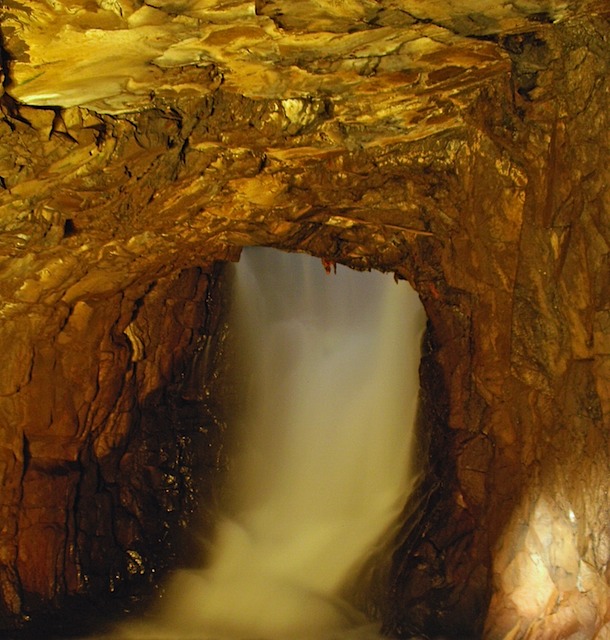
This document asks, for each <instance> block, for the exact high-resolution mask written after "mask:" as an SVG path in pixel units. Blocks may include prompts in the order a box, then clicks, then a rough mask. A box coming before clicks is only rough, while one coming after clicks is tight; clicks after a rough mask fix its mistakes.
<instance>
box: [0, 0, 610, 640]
mask: <svg viewBox="0 0 610 640" xmlns="http://www.w3.org/2000/svg"><path fill="white" fill-rule="evenodd" d="M1 33H2V74H3V84H2V92H3V96H2V98H1V100H2V114H3V116H2V120H1V121H0V186H1V190H0V225H1V228H2V231H1V234H0V251H1V259H0V296H1V302H2V310H1V312H0V313H1V314H2V326H1V328H0V332H1V335H0V346H1V349H2V353H3V354H4V359H3V368H2V371H1V372H0V430H1V436H0V438H1V439H0V482H1V484H2V494H1V496H0V500H1V501H2V504H1V505H0V510H1V514H2V529H1V531H0V587H1V601H2V608H3V612H4V614H3V619H4V623H3V624H5V625H6V626H9V625H12V624H15V623H18V622H19V620H21V619H22V618H23V616H24V615H25V613H27V612H31V611H34V610H37V609H40V610H42V609H44V608H45V607H48V606H50V605H53V604H54V605H56V606H59V605H60V604H61V601H62V598H64V597H65V596H66V595H69V594H75V593H98V594H99V593H101V592H104V591H108V590H112V589H116V588H117V583H124V582H126V581H128V576H129V575H133V574H139V573H140V572H144V573H146V572H149V573H150V572H151V571H152V569H154V568H155V566H157V565H156V564H155V563H156V562H157V561H156V560H155V549H157V550H158V549H159V548H160V547H163V543H162V542H160V541H161V540H162V538H163V535H162V533H161V532H160V531H159V530H157V529H156V528H155V527H158V526H161V528H163V527H165V524H163V523H167V526H171V522H170V521H171V517H169V516H167V517H166V516H163V517H162V518H161V520H158V518H159V514H160V513H165V514H168V513H170V512H171V513H173V512H174V511H181V510H185V509H187V508H188V507H187V506H186V505H185V504H183V503H181V502H180V501H181V500H182V498H179V497H178V496H179V493H180V491H179V489H180V488H179V487H177V486H175V484H174V485H172V482H174V481H175V480H176V477H178V476H177V475H176V472H177V471H178V472H179V471H180V468H181V467H182V468H185V466H184V464H183V463H182V462H181V461H180V455H182V454H181V453H180V452H181V451H182V452H184V447H183V448H182V449H181V448H180V446H181V445H180V443H179V440H180V439H179V438H177V436H176V432H175V424H174V423H173V422H172V420H171V418H170V417H168V416H165V417H162V419H161V420H159V421H158V422H155V423H154V426H153V422H154V421H151V417H150V411H149V410H148V409H147V407H151V406H152V407H153V408H155V409H154V410H155V411H156V410H157V409H159V408H160V407H163V406H165V405H166V404H167V402H165V400H166V399H167V398H168V397H169V396H168V394H170V391H171V389H170V388H171V387H172V385H174V384H175V382H176V381H177V380H180V377H181V376H183V377H184V376H186V378H188V375H189V374H188V362H189V361H190V360H191V359H192V357H193V354H194V353H197V344H200V341H201V340H202V339H204V336H205V333H206V329H205V326H206V318H207V317H209V315H210V308H209V304H206V303H209V302H210V296H209V295H208V288H209V287H211V286H212V283H213V282H215V278H214V277H213V276H210V275H209V274H213V273H215V266H214V264H215V262H219V261H220V262H222V261H226V260H235V259H237V257H238V253H239V247H241V246H244V245H257V244H264V245H273V246H278V247H280V248H283V249H286V250H294V251H307V252H310V253H313V254H315V255H318V256H320V257H322V258H324V259H325V260H331V261H332V260H335V261H341V262H344V263H346V264H349V265H351V266H354V267H356V268H379V269H384V270H392V271H394V272H396V273H397V275H398V276H399V277H404V278H407V279H409V280H410V281H411V282H412V283H413V284H414V286H415V287H416V288H417V290H418V291H419V292H420V295H421V297H422V299H423V301H424V304H425V306H426V309H427V312H428V315H429V318H430V327H431V328H430V333H429V336H428V340H427V345H428V350H427V355H426V357H425V358H424V366H423V369H422V370H423V381H424V391H423V396H424V408H423V414H424V417H425V423H424V425H423V429H424V431H425V437H424V438H423V441H426V442H428V449H427V452H426V453H425V454H423V457H424V458H425V459H426V467H427V469H428V472H427V477H426V482H425V484H424V486H422V488H421V490H420V494H419V499H420V503H419V504H418V508H417V509H414V508H412V509H410V510H409V509H408V510H407V515H408V517H407V518H406V522H405V526H404V528H403V531H402V533H401V536H400V538H399V540H398V541H397V545H398V550H397V551H396V553H395V554H394V558H393V562H392V563H391V566H390V567H389V579H390V585H389V590H388V594H389V595H388V597H387V598H385V599H384V601H383V602H382V603H377V604H376V605H375V607H374V608H375V609H376V610H378V611H379V610H381V612H382V614H383V618H384V621H385V627H386V630H387V631H388V632H391V633H396V634H402V635H405V636H408V635H410V634H412V633H422V632H425V633H428V634H435V633H438V634H446V635H448V636H452V637H458V638H465V637H480V636H482V635H484V636H485V637H488V638H491V639H493V640H495V639H500V638H515V639H516V638H525V637H527V638H550V637H557V638H572V639H573V640H576V639H582V640H585V639H588V638H605V637H606V636H607V634H608V633H610V631H609V629H610V608H609V605H608V602H609V595H610V592H609V588H608V575H607V566H608V556H609V553H610V552H609V548H610V539H609V535H610V532H609V528H608V525H609V522H608V513H609V507H610V504H609V499H608V491H607V489H608V477H609V472H610V460H609V456H610V451H609V442H608V428H609V427H610V418H609V414H610V302H609V301H610V282H609V277H608V274H609V273H610V259H609V255H610V253H609V245H610V221H609V210H610V192H609V191H608V184H610V175H609V174H610V169H609V166H610V165H609V164H608V161H607V160H608V157H609V152H610V137H609V130H610V127H609V126H608V125H609V122H608V119H609V118H608V113H609V111H610V109H609V107H610V105H609V95H610V86H609V82H610V81H609V79H608V78H609V77H610V74H609V71H610V54H609V49H608V38H609V37H610V28H609V25H608V7H607V3H605V2H570V1H565V2H561V3H540V2H536V3H534V2H523V3H511V4H504V5H498V3H491V2H490V3H487V2H466V3H457V2H452V1H451V0H438V1H429V2H424V3H420V2H417V3H416V2H408V1H407V0H405V1H404V2H395V1H392V0H384V1H379V2H372V1H370V2H369V1H366V2H349V1H347V2H343V3H335V2H326V1H324V0H307V1H304V2H299V3H289V7H286V6H284V3H281V4H280V3H278V2H275V1H274V0H268V1H266V0H260V1H258V0H257V2H239V1H235V2H231V1H225V2H220V1H214V0H199V1H193V2H157V1H155V2H151V3H147V4H139V3H137V2H123V1H121V0H118V1H116V2H114V1H112V2H106V1H105V0H104V1H103V2H99V3H89V4H82V5H81V4H78V3H70V2H67V1H60V2H54V3H47V2H41V1H34V0H25V1H22V2H14V1H13V0H7V1H6V2H5V3H4V5H3V9H2V23H1ZM180 393H181V392H180ZM151 398H154V399H155V401H154V402H152V404H151V403H150V402H148V400H150V399H151ZM147 399H148V400H147ZM147 402H148V404H147ZM159 410H161V409H159ZM147 425H148V426H147ZM138 434H140V435H138ZM153 434H154V435H153ZM155 438H158V439H160V441H155ZM168 448H169V450H171V451H172V452H173V453H171V455H166V454H165V453H164V451H165V452H166V451H167V450H168ZM170 458H171V459H172V460H174V462H170V463H168V460H169V459H170ZM176 460H177V462H176ZM164 465H165V466H164ZM187 466H188V465H187ZM159 469H161V470H163V469H164V470H165V471H163V472H161V473H160V472H159ZM164 474H165V475H164ZM164 483H166V484H165V485H164ZM167 484H169V485H172V487H174V488H175V491H174V488H171V487H170V488H168V486H166V485H167ZM147 495H148V496H149V498H150V499H147V498H143V496H147ZM164 496H165V497H164ZM167 496H173V497H172V500H175V501H176V502H174V503H171V504H165V503H164V500H169V498H167ZM170 502H171V500H170ZM409 514H410V515H409ZM155 522H157V523H158V522H161V525H159V524H155ZM371 606H372V605H371Z"/></svg>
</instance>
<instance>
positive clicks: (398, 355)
mask: <svg viewBox="0 0 610 640" xmlns="http://www.w3.org/2000/svg"><path fill="white" fill-rule="evenodd" d="M246 254H247V255H246V256H245V258H242V261H241V264H239V265H237V268H236V272H237V273H236V274H234V275H233V277H232V278H231V279H232V280H233V288H234V289H235V294H234V295H232V296H231V298H232V300H231V304H230V306H231V309H230V311H229V313H228V316H227V321H226V324H223V323H221V325H222V327H223V329H222V330H221V332H220V333H221V335H220V337H219V341H220V342H221V343H222V344H220V345H217V347H216V354H217V355H214V354H213V353H212V350H211V343H210V342H209V341H208V342H205V343H204V344H203V345H201V346H200V349H199V350H198V355H197V356H196V358H195V362H196V363H197V364H196V369H197V370H198V372H197V373H196V374H195V375H194V376H191V380H190V382H189V385H193V386H195V387H196V386H197V384H196V383H193V378H195V379H197V378H199V379H200V382H199V388H200V391H199V393H200V395H201V396H202V397H204V398H207V400H208V401H209V400H210V399H211V398H212V397H215V396H216V397H218V396H219V395H220V396H224V398H223V403H224V404H225V405H226V404H227V402H228V403H229V404H230V405H231V404H237V405H239V408H238V409H237V410H234V408H229V409H228V410H227V409H226V408H225V410H224V414H225V416H226V422H227V427H226V429H225V430H224V431H225V433H224V436H225V437H224V439H225V445H226V448H227V449H228V451H229V452H228V453H227V454H226V455H227V460H228V464H227V466H228V467H229V469H230V470H229V473H228V474H226V475H227V478H228V483H224V482H221V483H220V484H221V485H225V494H227V493H228V494H229V499H228V500H227V496H226V495H225V497H224V498H220V500H219V502H220V509H219V512H220V514H221V515H220V518H219V522H218V523H217V526H216V527H215V533H214V534H213V535H212V536H211V540H212V542H211V544H210V548H211V551H210V558H209V559H208V563H207V564H210V563H211V567H208V568H207V569H203V570H202V569H201V565H200V567H199V570H198V571H197V572H193V571H192V570H191V571H190V572H189V573H187V574H184V573H183V574H182V575H181V576H179V577H178V578H174V581H173V585H172V583H170V587H169V592H168V597H167V599H168V601H169V603H170V604H166V606H165V607H163V610H164V615H163V617H162V619H160V620H159V623H160V625H162V624H165V625H166V626H165V629H167V631H166V633H167V637H168V638H170V637H171V638H183V637H190V636H189V633H190V634H195V635H196V634H197V633H201V632H202V630H203V631H204V632H205V630H206V629H208V630H209V631H210V632H211V633H214V632H216V633H220V634H221V635H222V634H223V633H228V634H229V637H231V636H230V634H231V633H235V632H237V631H236V630H239V633H238V634H239V637H248V634H254V635H253V636H252V637H254V636H256V637H258V636H261V637H267V636H269V637H278V633H283V634H284V635H283V636H282V637H284V636H286V635H290V637H296V636H297V635H298V634H300V633H306V634H307V633H310V632H311V628H310V627H311V625H314V626H315V625H318V626H317V627H316V631H317V633H327V632H331V631H336V630H337V629H336V628H335V627H336V626H337V625H339V627H341V628H343V627H344V626H346V627H349V628H351V627H352V626H353V625H354V624H355V621H356V620H360V623H361V624H362V622H363V621H364V620H365V617H363V616H362V613H356V612H357V609H355V608H354V609H352V606H353V604H348V600H347V599H343V596H345V595H346V593H347V591H350V596H351V600H353V601H356V603H357V604H359V605H360V606H361V608H363V609H365V610H366V612H367V613H369V614H374V609H375V607H373V606H372V599H373V598H372V594H371V593H370V592H371V591H375V590H376V591H377V594H376V599H379V598H380V597H381V595H380V593H379V592H380V591H387V590H388V589H389V584H388V583H387V582H388V579H389V567H388V566H387V565H388V564H389V562H390V560H389V559H390V556H391V553H392V548H393V545H395V543H396V541H395V537H396V533H397V530H398V529H399V528H400V526H401V523H400V522H399V518H400V514H401V512H402V511H403V510H404V505H405V502H406V501H407V499H408V497H409V494H410V491H411V488H412V486H413V484H414V483H416V482H417V473H418V471H419V467H421V461H419V460H416V459H415V458H416V456H414V453H413V448H414V444H413V443H414V441H415V437H414V433H413V432H414V431H415V420H416V408H417V396H418V388H419V381H418V380H419V377H418V369H419V360H420V343H421V337H422V333H423V330H424V324H425V322H424V318H425V314H424V312H423V308H422V307H421V303H420V302H419V300H418V298H417V295H416V294H415V293H414V292H413V291H412V290H410V288H409V287H408V285H406V284H405V283H402V284H401V283H395V282H393V280H392V277H391V275H385V276H384V275H383V274H381V273H379V272H372V273H364V274H359V273H357V272H355V271H353V270H350V269H347V268H345V267H343V266H341V265H340V266H339V267H338V273H337V266H335V269H334V270H335V273H334V274H328V273H327V274H325V273H324V271H325V268H323V267H326V270H327V271H328V265H324V264H320V262H319V260H315V259H314V258H312V257H310V256H305V255H300V256H299V255H295V254H286V253H282V252H279V251H277V250H272V249H248V250H246ZM244 262H245V264H244ZM223 332H225V333H224V335H222V334H223ZM227 336H229V337H228V339H227ZM231 336H233V337H231ZM217 340H218V337H217ZM223 351H224V354H223V355H221V357H218V354H220V353H221V352H223ZM231 352H233V353H231ZM231 355H233V356H235V357H234V358H232V357H231ZM227 360H234V366H233V367H231V366H229V367H228V369H231V368H232V369H233V371H227V364H226V363H227ZM235 371H237V373H235ZM227 374H228V375H227ZM223 378H224V380H223ZM231 443H232V444H233V446H231ZM235 445H237V446H235ZM227 484H228V487H229V489H228V490H227V489H226V486H227ZM221 492H222V487H221ZM202 506H203V509H204V510H205V509H207V508H208V507H207V506H206V505H202ZM227 508H228V509H229V515H227ZM223 512H224V513H223ZM373 556H375V557H374V558H373ZM367 558H368V559H369V562H365V561H366V559H367ZM380 562H381V563H385V565H386V567H385V569H384V572H383V573H384V576H383V577H381V575H380V573H381V572H380V571H377V570H375V567H378V566H379V564H380ZM195 564H196V563H195ZM205 565H206V563H205V562H204V566H205ZM365 565H366V570H364V566H365ZM356 574H358V576H359V578H358V579H357V578H356ZM365 582H366V583H367V584H366V586H365V585H364V583H365ZM374 583H376V584H374ZM382 583H384V584H382ZM177 584H178V586H176V585H177ZM193 592H194V593H193ZM172 594H173V595H172ZM356 594H357V597H354V596H355V595H356ZM358 600H359V602H358ZM172 602H173V605H172V604H171V603H172ZM186 602H188V603H189V604H188V605H187V604H185V603H186ZM210 603H211V604H210ZM214 603H215V604H214ZM229 603H230V604H229ZM340 603H344V604H340ZM255 605H256V606H255ZM197 609H199V611H197ZM348 611H352V613H351V614H349V615H348ZM252 615H254V618H253V617H252ZM307 617H308V618H309V619H307V620H306V619H305V618H307ZM323 621H325V622H323ZM210 625H211V628H210ZM215 625H216V626H215ZM326 625H329V626H328V627H327V626H326ZM159 629H160V626H156V631H155V633H156V634H157V635H159V633H161V632H160V631H159ZM280 630H281V631H280ZM134 633H135V632H134ZM141 633H143V634H145V633H146V631H145V630H144V629H142V630H141ZM367 633H370V634H373V635H371V637H377V632H376V631H374V628H373V627H371V628H370V629H369V631H368V632H367ZM295 634H296V635H295ZM143 637H145V636H143Z"/></svg>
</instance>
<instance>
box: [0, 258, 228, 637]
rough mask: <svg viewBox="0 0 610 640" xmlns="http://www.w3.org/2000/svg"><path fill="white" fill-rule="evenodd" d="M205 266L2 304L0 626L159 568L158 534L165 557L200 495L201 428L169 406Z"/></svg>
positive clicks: (196, 321) (210, 310)
mask: <svg viewBox="0 0 610 640" xmlns="http://www.w3.org/2000/svg"><path fill="white" fill-rule="evenodd" d="M212 272H213V269H212V268H211V267H210V269H209V273H206V271H204V270H203V269H201V268H193V269H188V270H182V271H178V272H176V273H173V274H170V275H165V276H161V277H158V278H156V279H154V280H149V279H146V280H143V281H140V282H134V283H133V284H132V285H131V286H127V287H125V288H124V289H122V290H118V291H116V292H114V293H112V294H110V295H108V294H106V295H103V296H95V295H94V294H93V295H92V294H89V295H84V296H82V297H79V299H77V300H75V301H73V303H72V304H67V303H65V302H64V301H61V302H58V303H57V304H53V305H50V304H44V303H19V304H17V303H12V304H11V305H6V306H5V308H4V310H3V323H2V338H1V343H2V350H3V354H4V368H3V373H4V375H3V385H2V395H1V398H0V406H1V407H2V416H3V421H2V426H3V438H2V449H1V452H2V467H1V468H2V486H3V492H2V514H3V515H2V518H3V523H4V524H3V530H2V537H1V545H2V546H1V548H2V568H1V571H2V572H1V580H0V585H1V587H2V604H3V607H4V613H5V616H4V618H5V624H8V625H10V622H11V620H13V621H15V619H17V620H18V619H19V618H20V617H22V616H25V615H28V614H29V615H31V616H33V617H34V618H36V617H37V614H40V612H41V611H49V610H50V609H52V608H53V606H60V605H61V604H62V603H63V602H65V596H66V595H70V594H79V593H86V594H89V595H91V596H93V597H95V596H97V597H98V598H99V597H103V596H105V595H108V594H113V593H115V592H116V593H119V594H120V593H123V594H125V595H127V594H128V593H129V591H128V585H129V583H130V582H133V581H140V582H142V581H150V580H151V579H152V578H154V577H155V576H154V573H155V572H159V573H161V570H162V568H163V567H164V562H167V560H168V558H167V557H166V558H165V559H163V558H160V557H159V542H160V541H165V544H164V553H165V554H166V555H167V553H168V551H170V549H171V541H172V538H175V535H173V533H172V530H176V529H178V528H179V525H180V520H181V519H184V518H185V515H186V514H188V512H189V510H192V509H193V507H194V504H193V498H194V491H195V490H196V489H195V487H194V486H191V485H192V483H194V481H195V480H194V478H193V477H192V475H193V470H192V467H193V464H192V460H191V457H192V455H191V453H190V451H188V447H190V442H191V441H192V440H196V438H197V432H196V431H195V433H191V431H192V425H186V428H183V429H180V424H179V419H178V418H179V416H177V414H176V412H172V411H171V406H169V404H170V401H171V387H172V385H173V386H176V384H177V383H178V381H179V380H180V376H181V375H183V374H184V372H185V370H186V362H188V361H189V360H190V359H191V357H192V354H193V352H194V351H195V350H196V348H197V345H198V344H199V343H200V341H201V340H202V339H203V337H204V336H205V328H206V326H208V327H209V326H210V322H212V321H213V319H214V318H215V316H216V314H217V310H215V309H214V307H213V306H211V294H212V292H213V289H214V285H213V284H210V283H211V282H213V280H212V275H211V273H212ZM7 307H8V308H7ZM200 420H201V422H200V423H199V424H197V425H196V426H197V427H201V426H202V423H204V421H203V419H200ZM208 426H209V425H208ZM172 428H173V429H174V430H175V431H176V433H173V434H172V433H171V429H172ZM212 443H213V440H212ZM210 446H212V445H210ZM189 474H190V475H189ZM11 614H12V615H11Z"/></svg>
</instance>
